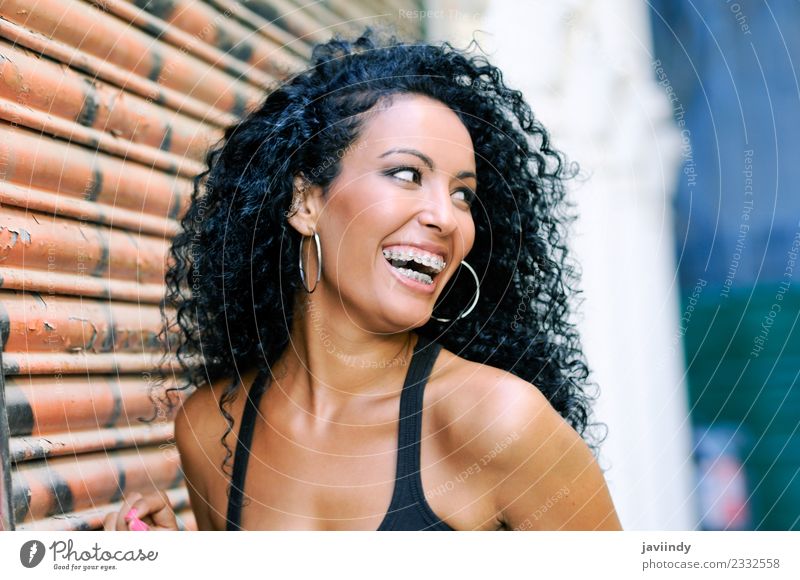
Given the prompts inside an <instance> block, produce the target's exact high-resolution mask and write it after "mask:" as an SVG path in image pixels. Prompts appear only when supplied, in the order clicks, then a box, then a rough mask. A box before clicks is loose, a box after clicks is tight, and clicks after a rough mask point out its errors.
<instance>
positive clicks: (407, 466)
mask: <svg viewBox="0 0 800 580" xmlns="http://www.w3.org/2000/svg"><path fill="white" fill-rule="evenodd" d="M440 350H441V345H439V344H438V343H437V342H435V341H431V340H429V339H427V338H425V337H423V336H422V335H420V336H419V339H418V340H417V344H416V345H415V346H414V352H413V353H412V355H411V362H410V363H409V367H408V371H407V373H406V378H405V382H404V383H403V390H402V392H401V394H400V424H399V426H398V446H397V467H396V472H395V482H394V492H393V494H392V500H391V503H390V504H389V511H388V512H387V513H386V516H385V517H384V519H383V521H382V522H381V524H380V526H378V530H377V531H388V530H407V531H411V530H431V531H454V530H453V528H451V527H450V526H449V525H448V524H447V523H445V522H444V521H442V520H441V519H440V518H439V517H438V516H437V515H436V514H435V513H434V512H433V510H432V509H431V507H430V506H429V505H428V502H427V501H426V500H425V496H424V494H423V491H422V478H421V477H420V459H419V457H420V438H421V435H422V400H423V399H422V397H423V394H424V390H425V383H427V382H428V377H429V376H430V372H431V369H432V368H433V363H434V362H435V361H436V357H437V355H438V354H439V351H440ZM265 384H266V373H265V372H263V371H262V372H261V373H259V375H258V376H257V377H256V380H255V381H254V382H253V386H252V388H251V389H250V393H249V394H248V396H247V401H246V402H245V407H244V413H243V415H242V425H241V427H240V430H239V441H238V443H237V445H236V454H235V457H234V460H233V477H232V480H231V485H230V497H229V500H228V517H227V526H226V529H227V530H241V527H240V523H241V518H242V500H243V493H244V482H245V476H246V474H247V460H248V459H249V457H250V444H251V442H252V439H253V427H254V425H255V418H256V415H257V409H258V403H259V400H260V399H261V395H262V393H263V392H264V391H265V390H266V388H265Z"/></svg>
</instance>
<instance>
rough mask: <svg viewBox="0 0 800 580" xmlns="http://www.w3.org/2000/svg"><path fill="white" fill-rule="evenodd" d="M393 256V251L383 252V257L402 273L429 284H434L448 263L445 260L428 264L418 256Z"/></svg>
mask: <svg viewBox="0 0 800 580" xmlns="http://www.w3.org/2000/svg"><path fill="white" fill-rule="evenodd" d="M391 256H392V253H391V252H388V251H384V252H383V257H384V258H385V259H386V261H387V262H389V265H390V266H392V268H394V269H395V270H397V271H398V272H399V273H400V274H401V275H403V276H405V277H406V278H410V279H411V280H415V281H417V282H420V283H422V284H427V285H429V286H430V285H432V284H433V281H434V280H435V279H436V276H437V275H439V274H440V273H441V272H442V271H444V268H445V266H446V265H447V264H446V263H444V262H441V263H439V264H436V265H430V264H426V263H424V262H423V261H422V260H421V259H420V258H416V257H414V258H412V259H409V260H404V259H402V258H392V257H391ZM418 260H420V261H418ZM439 266H441V267H439Z"/></svg>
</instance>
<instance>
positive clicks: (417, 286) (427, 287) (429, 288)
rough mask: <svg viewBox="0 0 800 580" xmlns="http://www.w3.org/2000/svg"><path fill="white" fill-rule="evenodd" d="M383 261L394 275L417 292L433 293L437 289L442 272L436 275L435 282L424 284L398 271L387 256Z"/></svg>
mask: <svg viewBox="0 0 800 580" xmlns="http://www.w3.org/2000/svg"><path fill="white" fill-rule="evenodd" d="M383 262H384V264H386V267H387V268H389V271H390V272H391V273H392V274H393V275H394V277H395V278H397V279H398V280H400V282H402V283H403V284H404V285H406V286H408V287H409V288H411V289H412V290H416V291H417V292H422V293H424V294H433V293H434V291H435V290H436V278H438V277H439V274H441V272H439V274H437V275H436V278H434V279H433V284H423V283H422V282H417V281H416V280H412V279H411V278H406V277H405V276H403V275H402V274H401V273H400V272H398V271H397V270H396V269H395V268H394V266H392V265H391V264H390V263H389V261H388V260H387V259H386V258H384V259H383Z"/></svg>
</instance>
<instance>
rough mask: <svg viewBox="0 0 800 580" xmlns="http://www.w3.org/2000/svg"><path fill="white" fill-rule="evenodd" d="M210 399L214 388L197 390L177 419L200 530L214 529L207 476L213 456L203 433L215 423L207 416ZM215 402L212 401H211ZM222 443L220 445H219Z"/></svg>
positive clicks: (177, 437)
mask: <svg viewBox="0 0 800 580" xmlns="http://www.w3.org/2000/svg"><path fill="white" fill-rule="evenodd" d="M209 399H213V396H212V393H211V389H198V390H197V391H195V392H194V393H192V395H191V396H190V397H189V398H188V399H187V400H186V401H184V402H183V405H182V406H181V408H180V409H179V410H178V413H177V415H176V417H175V443H176V445H177V447H178V452H179V453H180V457H181V467H182V469H183V474H184V477H185V479H186V488H187V489H188V490H189V502H190V504H191V507H192V512H193V513H194V518H195V521H196V522H197V529H198V530H214V526H213V525H212V523H211V518H210V516H209V511H210V505H209V502H208V499H207V497H208V494H207V482H206V476H205V475H204V474H205V472H206V470H207V469H208V466H209V463H210V461H211V460H212V459H211V458H212V457H216V454H209V453H207V451H206V449H205V444H206V443H207V442H208V437H207V436H206V435H204V434H203V432H204V431H205V430H206V429H208V427H210V425H213V424H216V421H212V422H211V423H209V422H208V418H206V417H204V415H205V413H206V412H207V411H206V410H207V408H208V404H209ZM211 403H213V401H211ZM217 444H219V442H217Z"/></svg>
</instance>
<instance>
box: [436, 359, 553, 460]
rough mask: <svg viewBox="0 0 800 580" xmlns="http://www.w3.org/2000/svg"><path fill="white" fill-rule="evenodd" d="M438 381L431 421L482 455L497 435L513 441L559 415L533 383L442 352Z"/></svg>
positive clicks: (500, 370)
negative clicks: (544, 419)
mask: <svg viewBox="0 0 800 580" xmlns="http://www.w3.org/2000/svg"><path fill="white" fill-rule="evenodd" d="M439 364H441V366H442V378H443V380H442V381H441V382H440V383H439V389H438V392H437V395H436V397H435V404H434V406H433V407H432V408H433V409H434V415H435V420H436V422H437V425H438V427H439V428H440V429H442V430H446V431H447V432H448V433H449V434H450V435H451V437H452V438H453V440H454V442H458V443H459V444H460V445H461V446H466V447H469V446H472V447H474V448H475V452H476V453H477V452H480V451H482V447H483V445H482V444H487V443H492V445H490V447H492V446H493V445H494V443H493V442H494V441H495V440H496V439H497V438H498V437H500V436H501V435H502V437H500V438H501V439H502V438H505V437H506V436H512V435H514V434H515V433H516V435H519V432H520V431H522V430H523V429H526V428H528V427H529V426H530V425H531V424H532V423H533V422H535V421H537V419H538V420H541V417H542V415H551V416H552V414H555V415H558V413H557V412H556V411H555V409H553V407H552V406H551V405H550V402H549V401H548V400H547V398H546V397H545V396H544V395H543V394H542V392H541V391H540V390H539V389H538V388H537V387H536V386H535V385H533V384H531V383H529V382H527V381H525V380H523V379H521V378H520V377H518V376H516V375H514V374H513V373H510V372H508V371H504V370H502V369H499V368H496V367H492V366H489V365H484V364H480V363H476V362H472V361H468V360H466V359H463V358H461V357H458V356H456V355H454V354H453V353H450V352H449V351H443V356H442V360H441V361H440V362H438V363H437V366H439Z"/></svg>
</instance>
